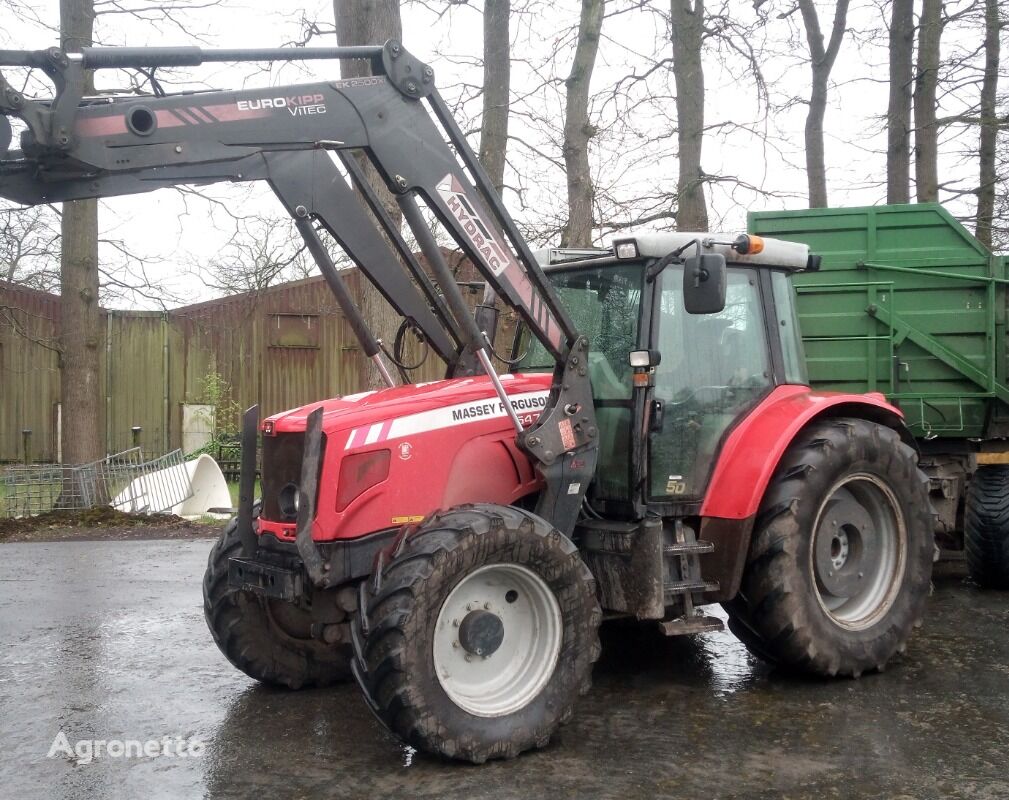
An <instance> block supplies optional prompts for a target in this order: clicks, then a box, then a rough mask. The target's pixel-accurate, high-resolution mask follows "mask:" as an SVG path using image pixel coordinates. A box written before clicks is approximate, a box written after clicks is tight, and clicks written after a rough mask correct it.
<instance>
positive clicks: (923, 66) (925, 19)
mask: <svg viewBox="0 0 1009 800" xmlns="http://www.w3.org/2000/svg"><path fill="white" fill-rule="evenodd" d="M942 2H943V0H923V5H922V9H921V21H920V23H919V25H918V68H917V70H916V73H917V74H916V75H915V83H914V182H915V189H916V194H917V197H918V202H919V203H935V202H936V201H938V199H939V130H938V128H937V127H936V120H935V106H936V103H935V90H936V83H937V81H938V78H939V56H940V51H939V42H940V37H941V36H942Z"/></svg>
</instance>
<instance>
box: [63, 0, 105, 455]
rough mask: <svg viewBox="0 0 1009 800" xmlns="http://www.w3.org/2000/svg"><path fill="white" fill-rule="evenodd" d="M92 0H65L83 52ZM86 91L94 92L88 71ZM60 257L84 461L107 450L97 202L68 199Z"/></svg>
mask: <svg viewBox="0 0 1009 800" xmlns="http://www.w3.org/2000/svg"><path fill="white" fill-rule="evenodd" d="M94 25H95V9H94V2H93V0H60V35H61V42H62V46H63V49H64V50H66V51H68V52H79V51H80V49H81V48H82V47H89V46H91V45H92V44H93V40H94ZM85 82H86V85H85V87H84V91H85V93H92V92H93V91H94V83H93V80H92V77H91V76H90V75H89V76H88V77H87V78H85ZM61 239H62V257H61V260H60V326H61V335H60V406H61V408H62V410H63V419H64V421H65V422H64V425H63V427H62V453H63V460H64V461H65V462H66V463H70V464H82V463H85V462H88V461H93V460H95V459H97V458H101V457H102V456H103V455H105V444H104V436H103V419H104V415H103V414H102V408H101V403H100V399H101V392H100V390H99V382H98V378H99V368H100V364H101V360H100V358H99V356H100V352H99V343H100V341H101V309H100V308H99V305H98V303H99V269H98V201H97V200H77V201H74V202H71V203H64V204H63V216H62V230H61Z"/></svg>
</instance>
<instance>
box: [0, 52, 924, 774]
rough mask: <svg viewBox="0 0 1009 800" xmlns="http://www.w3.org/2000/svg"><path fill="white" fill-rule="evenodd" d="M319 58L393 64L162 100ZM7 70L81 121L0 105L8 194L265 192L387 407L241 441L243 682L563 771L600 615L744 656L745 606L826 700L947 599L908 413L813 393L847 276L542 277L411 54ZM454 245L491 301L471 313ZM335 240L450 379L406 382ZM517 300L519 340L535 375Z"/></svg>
mask: <svg viewBox="0 0 1009 800" xmlns="http://www.w3.org/2000/svg"><path fill="white" fill-rule="evenodd" d="M307 59H365V60H367V61H369V62H370V64H371V72H372V75H371V76H370V77H363V78H352V79H349V80H330V81H323V82H319V83H311V84H306V85H299V86H285V87H269V88H265V89H243V90H241V91H202V92H196V93H192V92H190V93H184V94H166V93H165V92H164V91H163V90H162V89H161V87H160V85H159V84H158V82H157V80H156V79H155V70H156V69H158V68H164V67H192V66H197V65H200V64H202V63H205V62H222V61H226V62H236V61H280V60H307ZM2 66H18V67H32V68H35V69H38V70H41V71H42V72H44V73H45V74H46V75H47V76H48V77H49V78H50V79H51V81H52V83H53V85H54V86H55V93H54V96H53V97H52V98H49V99H38V98H28V97H25V96H24V95H23V94H22V93H21V92H20V91H18V90H17V89H15V88H14V87H13V86H12V85H10V84H8V83H6V82H4V81H3V80H2V79H0V134H3V135H0V195H2V196H4V197H6V198H8V199H10V200H13V201H16V202H19V203H23V204H25V205H34V204H39V203H58V202H63V201H67V200H74V199H78V198H87V197H109V196H113V195H125V194H131V193H136V192H147V191H152V190H154V189H158V188H160V187H164V186H172V185H176V184H195V185H201V184H208V183H212V182H216V181H254V180H263V181H266V182H267V183H268V184H269V185H270V186H271V187H272V189H273V190H274V192H275V193H276V195H277V196H278V197H279V198H280V200H281V201H282V203H283V204H284V206H285V207H286V209H287V210H288V211H289V212H290V214H291V216H292V217H293V219H294V222H295V224H296V225H297V227H298V229H299V231H300V232H301V234H302V236H303V237H304V239H305V242H306V245H307V248H308V250H309V251H310V252H311V254H312V256H313V257H314V258H315V260H316V262H317V263H318V266H319V269H320V270H321V271H322V274H323V275H324V276H325V277H326V279H327V281H328V282H329V284H330V286H331V288H332V290H333V292H334V294H335V296H336V298H337V300H338V301H339V303H340V305H341V308H342V310H343V313H344V314H345V315H346V317H347V319H348V320H349V321H350V322H351V324H352V326H353V328H354V330H355V333H356V335H357V337H358V339H359V341H360V346H361V348H362V350H363V352H364V353H365V354H366V355H367V356H368V357H369V358H370V359H372V361H373V362H374V364H375V368H376V369H378V370H379V371H380V372H381V373H382V375H383V377H384V378H385V380H386V382H387V383H388V384H389V388H387V389H383V390H381V391H375V392H364V393H361V394H356V395H350V396H346V397H338V398H334V399H330V400H322V401H318V402H312V403H309V404H308V405H306V406H304V407H302V408H299V409H294V410H292V411H287V412H284V413H280V414H276V415H274V416H271V417H268V418H267V419H265V420H262V421H260V420H259V414H258V410H257V409H256V408H253V409H250V410H249V411H248V412H247V413H246V414H245V417H244V420H243V428H242V440H243V451H242V474H241V487H240V503H239V509H238V515H237V518H236V519H234V520H233V521H232V522H231V523H230V524H229V525H228V526H227V528H226V529H225V531H224V533H223V534H222V536H221V538H220V540H219V541H218V542H217V544H216V545H215V546H214V548H213V550H212V552H211V554H210V561H209V564H208V566H207V572H206V577H205V579H204V584H203V587H204V598H205V609H206V618H207V623H208V624H209V626H210V630H211V633H212V634H213V637H214V640H215V641H216V642H217V644H218V646H219V647H220V649H221V651H222V652H223V653H224V655H225V656H226V657H227V658H228V660H229V661H231V662H232V664H234V665H235V666H236V667H238V668H239V669H240V670H242V671H243V672H245V673H246V674H247V675H249V676H251V677H253V678H255V679H256V680H259V681H263V682H265V683H270V684H277V685H282V686H287V687H290V688H291V689H297V688H299V687H305V686H321V685H324V684H328V683H331V682H333V681H339V680H344V679H347V678H349V677H350V676H351V675H353V677H354V678H355V679H356V681H357V682H358V684H359V685H360V687H361V689H362V691H363V694H364V697H365V699H366V701H367V703H368V705H369V706H370V707H371V709H372V710H373V711H374V713H375V715H376V716H377V717H378V719H379V720H381V722H382V723H383V724H385V725H386V726H387V727H388V728H389V729H390V730H391V731H392V732H393V733H395V734H396V735H398V736H400V737H401V738H402V739H403V740H404V741H405V742H407V743H409V744H410V745H412V746H414V747H416V748H419V749H420V750H423V751H426V752H429V753H436V754H442V755H444V756H448V757H451V758H457V759H463V760H468V761H473V762H482V761H485V760H486V759H489V758H509V757H512V756H515V755H517V754H518V753H521V752H522V751H524V750H527V749H529V748H533V747H540V746H543V745H545V744H546V743H547V742H548V741H549V739H550V737H551V734H553V733H554V731H555V730H556V729H557V727H558V726H559V725H560V724H561V723H563V722H564V721H565V720H567V719H568V718H570V717H571V715H572V713H573V710H574V706H575V702H576V700H577V698H578V696H579V695H581V694H584V693H585V692H587V691H588V690H589V685H590V681H591V676H592V667H593V663H594V662H595V661H596V659H597V657H598V655H599V651H600V644H599V637H598V630H599V626H600V623H601V622H602V620H603V619H604V618H607V619H608V618H616V617H627V618H633V619H637V620H642V621H652V624H655V625H656V626H657V627H658V629H659V630H660V631H661V632H662V633H664V634H666V635H669V636H672V635H679V634H693V633H699V632H704V631H710V630H715V629H718V628H720V627H721V624H722V623H721V620H720V618H717V617H712V616H707V615H705V614H704V613H703V610H702V607H703V606H704V605H705V604H711V603H721V604H722V605H723V607H724V608H725V610H726V611H727V613H728V617H729V626H730V628H731V629H732V631H733V632H734V633H735V634H736V635H737V636H738V637H739V638H740V639H741V640H742V641H743V643H744V644H745V645H746V646H747V647H748V648H749V649H750V650H751V651H752V652H754V653H755V654H757V655H758V656H760V657H761V658H763V659H766V660H767V661H770V662H773V663H775V664H778V665H780V666H781V667H782V668H787V669H792V670H799V671H804V672H807V673H812V674H814V675H824V676H834V675H837V676H854V677H857V676H858V675H860V674H862V673H864V672H866V671H870V670H879V669H882V668H883V667H884V665H886V663H887V662H888V661H889V660H890V659H891V657H893V656H894V654H895V653H898V652H901V651H903V649H904V647H905V644H906V642H907V640H908V636H909V635H910V634H911V631H912V629H913V628H914V626H915V624H916V623H917V622H918V620H919V618H920V617H921V615H922V612H923V607H924V603H925V598H926V594H927V592H928V588H929V580H930V575H931V565H932V558H933V551H934V545H933V539H932V528H933V525H932V518H931V517H932V514H931V510H930V506H929V497H928V482H927V480H926V478H925V477H924V475H923V474H922V473H921V472H920V471H919V470H918V467H917V455H916V451H915V448H914V440H913V439H912V438H911V436H910V435H909V433H908V431H907V429H906V427H905V425H904V422H903V420H902V417H901V413H900V411H899V410H897V409H896V408H894V407H893V406H891V405H889V404H888V403H887V402H886V401H885V400H884V398H883V397H882V396H881V395H878V394H866V395H850V394H829V393H818V392H813V391H811V390H810V388H809V386H808V384H807V378H806V373H805V368H804V360H803V353H802V345H801V339H800V336H799V331H798V330H797V324H796V314H795V307H794V301H793V291H792V287H791V280H790V275H791V274H792V273H794V272H797V271H802V270H813V269H816V268H817V266H818V259H817V258H816V257H815V256H813V255H810V253H809V250H808V248H807V246H806V245H803V244H797V243H791V242H781V241H774V240H771V239H760V238H758V237H756V236H746V235H742V236H738V237H725V236H720V235H717V234H707V233H705V234H692V233H675V234H648V235H639V236H625V237H622V238H618V239H616V240H614V241H613V243H612V247H610V248H608V249H603V250H599V251H593V250H587V251H551V252H547V253H541V258H542V259H543V261H544V264H543V265H541V264H540V263H538V261H537V258H536V256H535V255H534V253H533V252H531V250H530V248H529V246H528V245H527V244H526V242H524V241H523V238H522V236H521V234H520V233H519V230H518V228H517V227H516V225H515V223H514V222H513V221H512V219H511V217H510V216H509V214H508V212H507V211H506V210H505V207H504V205H503V204H502V202H501V199H500V198H499V197H498V196H497V195H496V194H495V192H494V191H493V189H492V187H491V184H490V183H489V181H488V179H487V177H486V175H485V173H484V171H483V169H481V166H480V164H479V163H478V161H477V159H476V157H475V156H474V154H473V152H472V150H471V149H470V146H469V145H468V143H467V141H466V139H465V137H464V136H463V134H462V132H461V131H460V129H459V127H458V126H457V124H456V122H455V121H454V119H453V118H452V115H451V114H450V112H449V110H448V108H447V106H446V104H445V102H444V100H443V99H442V98H441V96H440V95H439V93H438V91H437V90H436V89H435V84H434V73H433V71H432V69H431V68H430V67H429V66H426V65H425V64H423V63H421V62H420V61H418V60H417V59H416V58H414V57H413V56H411V55H410V54H409V53H408V52H407V51H406V50H404V49H403V47H402V46H401V45H400V44H399V43H398V42H395V41H389V42H387V43H386V44H385V45H383V46H374V47H342V48H341V47H336V48H319V49H312V48H300V49H273V50H201V49H199V48H84V50H83V51H82V52H81V53H66V52H63V51H61V50H59V49H55V48H54V49H50V50H46V51H2V52H0V67H2ZM98 69H125V70H140V71H143V73H144V74H145V75H147V76H148V77H149V78H151V80H150V85H151V87H152V90H153V91H152V94H151V95H150V96H139V97H138V96H130V97H109V96H104V97H101V98H90V97H84V96H83V92H82V87H83V86H84V85H85V82H84V77H85V74H86V72H87V71H88V70H98ZM9 118H14V119H15V120H16V129H17V130H16V132H17V133H18V134H19V139H20V141H19V143H17V144H16V145H15V144H13V143H12V138H13V136H12V128H11V126H10V124H9ZM358 158H362V159H367V160H368V161H370V163H371V164H373V165H374V166H375V167H376V168H377V171H378V174H379V175H380V177H381V180H382V181H384V183H385V185H386V186H387V188H388V189H389V190H390V191H391V192H392V193H393V196H394V197H395V199H396V202H397V203H398V205H399V208H400V209H401V210H402V214H403V218H404V220H405V221H406V223H407V224H408V226H409V228H410V230H411V231H412V234H413V237H414V239H415V241H416V242H417V245H418V246H419V248H420V251H421V253H422V254H423V256H424V257H425V258H424V260H425V261H426V264H422V263H420V260H419V259H418V258H417V257H415V256H414V254H413V253H412V251H411V247H410V246H408V244H407V242H406V241H405V240H404V238H403V235H402V233H401V231H400V229H399V227H398V226H397V225H395V224H393V222H392V221H391V219H390V217H389V215H388V213H387V212H386V211H385V210H384V208H383V206H382V204H381V203H380V201H379V200H378V198H377V196H376V194H375V191H374V187H373V186H371V185H369V183H368V182H367V180H365V179H364V173H363V170H362V168H361V164H360V162H359V161H358V160H357V159H358ZM422 207H423V209H426V212H427V216H425V211H424V210H422ZM432 218H433V219H434V220H436V223H437V226H438V227H439V228H440V230H441V235H442V237H443V238H442V239H441V241H446V240H447V239H451V240H452V241H453V242H454V244H455V245H456V246H457V247H458V248H460V249H461V250H462V251H463V252H464V253H465V255H466V256H467V257H468V258H469V259H470V260H471V261H472V262H473V264H475V265H476V267H477V269H478V270H479V271H480V273H481V275H482V277H483V278H484V280H485V281H486V293H485V296H484V300H483V302H482V303H481V304H480V305H479V306H478V308H477V309H476V312H475V313H473V312H471V310H470V308H469V306H468V305H467V303H466V302H465V299H464V295H463V293H462V292H461V291H460V288H459V286H457V284H456V283H455V277H454V275H453V273H452V272H451V270H450V269H449V267H448V266H447V264H446V262H445V259H444V257H443V255H442V250H441V249H440V248H439V246H438V241H439V240H438V239H436V236H435V233H434V232H433V231H432V229H431V227H430V226H429V224H428V219H432ZM322 233H324V234H328V235H329V236H331V237H333V239H335V241H336V242H337V243H339V245H340V246H341V247H342V248H343V250H344V252H345V253H346V254H347V256H348V257H349V258H350V259H351V260H352V261H353V262H354V263H355V264H356V265H357V266H358V267H359V268H360V269H361V270H362V272H363V273H364V274H365V275H366V276H367V277H368V278H369V280H370V281H371V282H372V283H373V284H374V286H375V287H376V288H377V289H378V291H380V292H381V293H382V295H383V296H384V297H385V298H386V300H388V302H389V303H390V304H391V305H392V306H393V307H394V308H395V309H396V311H397V312H398V313H399V314H400V315H401V316H402V317H403V320H404V323H403V324H404V325H405V326H406V327H407V328H408V329H410V330H412V331H414V332H415V334H416V335H417V336H418V337H422V339H423V341H424V343H425V345H426V346H427V347H429V348H430V350H431V351H433V352H434V354H436V355H437V356H438V357H439V358H440V359H441V360H443V361H444V362H445V365H446V379H445V380H442V381H438V382H435V383H429V384H406V385H399V386H397V385H395V381H394V380H393V377H392V375H391V372H396V371H397V370H390V369H389V367H388V365H387V363H386V362H387V360H388V356H387V354H386V353H384V352H383V348H382V346H381V343H380V342H378V341H377V340H376V338H375V336H374V334H373V333H372V332H371V331H370V330H369V328H368V325H367V324H366V321H365V320H364V319H363V318H362V315H361V313H360V312H359V310H358V309H357V308H356V307H355V305H354V303H353V302H352V299H351V296H350V295H349V293H348V291H347V288H346V286H345V285H344V282H343V280H342V278H341V275H340V272H339V270H338V269H337V268H336V266H335V264H334V262H333V260H332V258H331V256H330V254H329V250H328V249H327V247H326V245H325V243H324V242H323V240H322V238H321V236H320V234H322ZM501 304H503V305H504V306H507V307H509V308H510V309H513V310H514V311H515V312H516V313H517V314H518V316H519V318H520V320H521V323H522V324H521V332H520V334H519V336H518V339H517V342H516V345H515V348H514V349H513V351H512V352H511V354H510V356H509V357H507V358H505V357H502V356H499V355H498V353H496V352H495V350H494V345H493V342H494V338H495V336H494V334H495V330H494V329H495V325H496V309H497V308H498V307H499V305H501ZM495 359H497V360H498V361H500V362H501V363H502V364H504V365H506V366H507V369H506V370H504V374H500V375H499V374H498V373H497V371H496V370H495V368H494V360H495ZM394 360H395V359H394ZM398 366H399V367H402V363H400V364H399V365H398ZM259 442H261V452H262V459H261V463H262V466H261V476H262V482H261V487H262V500H261V501H257V502H254V499H253V492H254V476H255V472H256V464H257V445H258V443H259Z"/></svg>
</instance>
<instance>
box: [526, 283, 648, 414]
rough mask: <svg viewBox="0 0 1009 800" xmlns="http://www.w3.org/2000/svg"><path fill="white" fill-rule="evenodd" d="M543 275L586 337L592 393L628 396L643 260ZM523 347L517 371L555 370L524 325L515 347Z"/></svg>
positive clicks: (616, 397) (604, 396) (603, 397)
mask: <svg viewBox="0 0 1009 800" xmlns="http://www.w3.org/2000/svg"><path fill="white" fill-rule="evenodd" d="M547 277H548V278H549V279H550V282H551V283H552V284H553V286H554V288H555V289H556V290H557V294H558V296H559V297H560V301H561V303H562V304H563V306H564V308H565V309H567V312H568V314H569V315H570V317H571V321H572V322H573V323H574V326H575V328H576V329H577V330H578V332H579V333H581V334H582V335H583V336H586V337H587V338H588V340H589V374H590V377H591V379H592V390H593V394H594V396H595V398H596V399H597V400H622V399H629V398H630V396H631V379H630V375H631V368H630V366H629V365H628V362H627V354H628V353H629V352H630V351H631V350H633V349H635V347H636V344H637V338H638V316H639V310H640V306H641V277H642V269H641V265H640V264H634V265H620V266H605V267H593V268H589V269H579V270H565V271H551V272H548V273H547ZM526 348H528V352H526V353H525V355H524V357H523V358H522V360H521V361H520V362H519V364H518V365H517V369H518V370H520V371H523V372H530V371H553V368H554V360H553V358H552V357H551V355H550V354H549V353H548V352H547V350H546V348H545V347H543V345H542V344H541V343H540V342H539V341H537V340H535V339H533V338H532V337H531V336H529V332H528V330H525V331H523V335H522V341H521V343H520V345H519V352H522V351H524V350H525V349H526Z"/></svg>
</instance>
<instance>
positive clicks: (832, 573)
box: [827, 570, 834, 578]
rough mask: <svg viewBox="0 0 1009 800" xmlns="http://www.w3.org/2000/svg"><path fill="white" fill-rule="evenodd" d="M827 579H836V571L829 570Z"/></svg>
mask: <svg viewBox="0 0 1009 800" xmlns="http://www.w3.org/2000/svg"><path fill="white" fill-rule="evenodd" d="M827 577H828V578H833V577H834V571H833V570H827Z"/></svg>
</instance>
